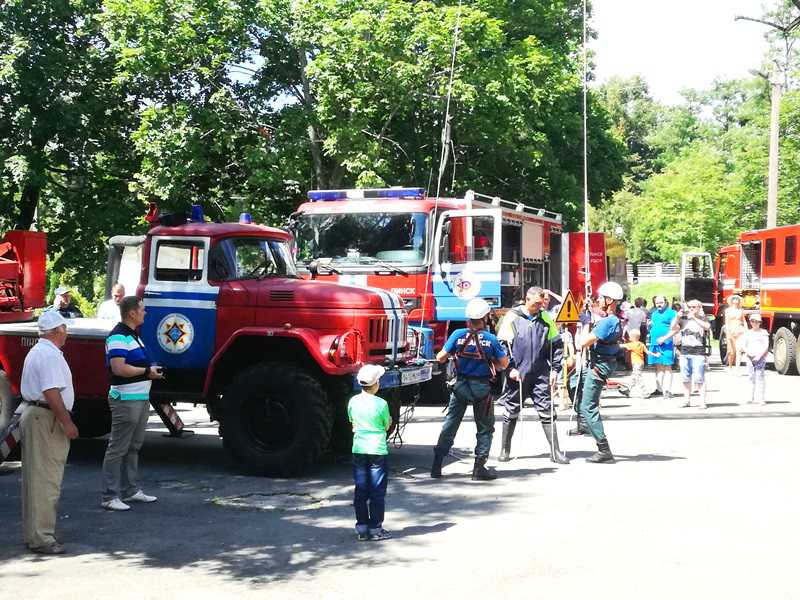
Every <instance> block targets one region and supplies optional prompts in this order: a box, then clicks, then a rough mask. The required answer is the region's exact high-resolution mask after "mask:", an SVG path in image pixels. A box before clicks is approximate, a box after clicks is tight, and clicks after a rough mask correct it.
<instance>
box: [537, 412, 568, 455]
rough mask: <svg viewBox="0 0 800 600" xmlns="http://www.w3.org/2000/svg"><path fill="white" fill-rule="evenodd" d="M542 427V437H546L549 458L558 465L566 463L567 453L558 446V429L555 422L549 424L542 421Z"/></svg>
mask: <svg viewBox="0 0 800 600" xmlns="http://www.w3.org/2000/svg"><path fill="white" fill-rule="evenodd" d="M542 429H544V437H546V438H547V443H548V444H549V445H550V460H551V461H552V462H554V463H556V464H559V465H568V464H569V459H568V458H567V455H566V454H565V453H564V452H562V451H561V448H559V447H558V431H557V430H556V427H555V424H553V425H551V424H550V423H545V422H544V421H542Z"/></svg>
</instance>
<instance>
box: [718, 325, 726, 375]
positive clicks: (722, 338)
mask: <svg viewBox="0 0 800 600" xmlns="http://www.w3.org/2000/svg"><path fill="white" fill-rule="evenodd" d="M719 362H720V364H721V365H722V366H723V367H724V366H725V365H727V364H728V336H727V334H726V333H725V328H724V327H723V328H722V329H721V330H720V332H719Z"/></svg>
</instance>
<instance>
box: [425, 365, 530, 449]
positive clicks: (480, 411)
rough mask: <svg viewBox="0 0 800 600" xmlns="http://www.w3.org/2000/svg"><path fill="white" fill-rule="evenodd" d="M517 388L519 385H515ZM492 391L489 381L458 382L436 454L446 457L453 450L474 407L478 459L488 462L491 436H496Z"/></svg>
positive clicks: (454, 388) (470, 380) (460, 380)
mask: <svg viewBox="0 0 800 600" xmlns="http://www.w3.org/2000/svg"><path fill="white" fill-rule="evenodd" d="M512 383H514V384H515V385H516V384H517V382H512ZM491 391H492V390H491V387H490V386H489V383H488V381H486V382H484V381H481V380H477V379H458V380H457V381H456V385H455V387H453V391H452V393H451V394H450V403H449V404H448V405H447V415H446V416H445V418H444V423H443V424H442V432H441V433H440V434H439V441H438V442H437V443H436V447H435V448H434V452H436V454H438V455H439V456H445V455H446V454H447V453H448V452H450V448H452V447H453V440H455V438H456V433H458V427H459V425H461V420H462V419H463V418H464V413H465V412H466V411H467V404H470V403H471V404H472V416H473V417H474V418H475V426H476V427H477V429H478V432H477V434H476V438H477V443H476V445H475V457H476V458H486V457H488V456H489V450H490V449H491V447H492V434H493V433H494V402H493V401H492V397H491Z"/></svg>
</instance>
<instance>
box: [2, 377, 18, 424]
mask: <svg viewBox="0 0 800 600" xmlns="http://www.w3.org/2000/svg"><path fill="white" fill-rule="evenodd" d="M16 408H17V403H16V401H15V400H14V398H13V397H12V394H11V384H10V383H9V382H8V377H7V376H6V374H5V372H3V371H0V431H3V430H4V429H5V428H6V425H7V424H8V422H9V421H10V420H11V415H13V414H14V411H15V410H16Z"/></svg>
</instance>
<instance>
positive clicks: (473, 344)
mask: <svg viewBox="0 0 800 600" xmlns="http://www.w3.org/2000/svg"><path fill="white" fill-rule="evenodd" d="M490 312H491V307H490V306H489V304H488V303H487V302H486V300H484V299H482V298H473V299H472V300H470V301H469V303H468V304H467V307H466V313H467V325H468V327H467V328H464V329H456V330H455V331H454V332H453V333H451V334H450V337H449V338H448V339H447V342H445V345H444V348H442V349H441V350H440V351H439V353H438V354H437V355H436V360H438V361H439V362H441V363H443V362H447V360H448V358H450V356H455V358H456V373H457V374H456V381H455V385H454V386H453V389H452V392H451V393H450V402H449V404H448V405H447V415H446V416H445V418H444V423H443V424H442V431H441V433H440V434H439V441H438V442H437V444H436V446H435V447H434V448H433V466H431V477H435V478H438V477H441V476H442V461H443V460H444V457H445V456H447V453H448V452H450V448H452V447H453V440H454V439H455V437H456V433H457V432H458V427H459V425H461V420H462V419H463V418H464V412H466V410H467V404H472V414H473V416H474V419H475V426H476V427H477V430H478V431H477V435H476V437H477V443H476V445H475V465H474V467H473V469H472V479H473V480H480V481H488V480H491V479H494V478H495V477H496V476H495V474H494V473H492V472H491V471H489V470H488V469H487V468H486V460H487V459H488V458H489V450H490V449H491V447H492V434H493V433H494V401H493V398H492V389H491V379H492V376H493V375H496V372H497V371H499V370H502V369H505V368H506V367H507V366H508V357H507V356H506V351H505V349H504V348H503V346H501V345H500V342H498V341H497V338H496V337H495V336H494V334H492V333H489V332H488V331H486V329H485V328H486V318H487V317H488V315H489V313H490Z"/></svg>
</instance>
